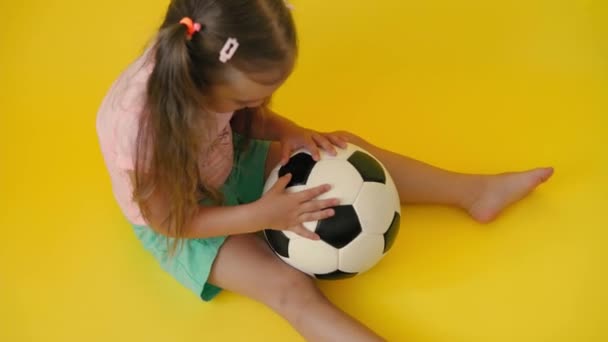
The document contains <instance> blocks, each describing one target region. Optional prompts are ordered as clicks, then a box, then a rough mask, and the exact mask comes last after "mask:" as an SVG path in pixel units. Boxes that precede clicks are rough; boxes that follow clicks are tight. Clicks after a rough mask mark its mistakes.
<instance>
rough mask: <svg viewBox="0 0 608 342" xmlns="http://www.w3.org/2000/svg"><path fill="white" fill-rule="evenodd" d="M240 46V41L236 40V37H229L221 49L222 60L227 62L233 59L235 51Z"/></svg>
mask: <svg viewBox="0 0 608 342" xmlns="http://www.w3.org/2000/svg"><path fill="white" fill-rule="evenodd" d="M238 48H239V41H238V40H236V38H228V40H226V43H225V44H224V47H223V48H222V51H220V62H222V63H226V62H228V61H229V60H230V59H232V56H234V53H235V52H236V50H237V49H238Z"/></svg>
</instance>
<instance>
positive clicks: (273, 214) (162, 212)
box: [129, 171, 338, 239]
mask: <svg viewBox="0 0 608 342" xmlns="http://www.w3.org/2000/svg"><path fill="white" fill-rule="evenodd" d="M129 176H130V177H131V181H132V182H133V181H134V174H133V172H132V171H131V172H129ZM290 179H291V176H290V175H285V176H283V177H281V178H279V180H278V181H277V182H276V184H275V185H274V186H273V187H272V188H271V189H269V190H268V192H267V193H266V194H265V195H264V196H262V198H260V199H259V200H257V201H255V202H252V203H249V204H242V205H237V206H229V207H223V206H215V207H212V206H199V207H198V211H197V213H196V215H195V216H194V217H193V218H192V219H191V220H190V221H188V222H186V224H185V226H184V227H183V233H182V237H184V238H192V239H195V238H209V237H214V236H225V235H237V234H246V233H254V232H258V231H260V230H263V229H268V228H272V229H281V230H283V229H289V230H291V231H293V232H295V233H296V234H299V235H301V236H304V237H306V238H310V239H318V236H317V234H315V233H313V232H311V231H309V230H307V229H306V228H304V226H302V223H303V222H305V221H316V220H322V219H325V218H328V217H330V216H332V215H333V211H332V210H331V209H326V208H329V207H332V206H336V205H338V200H337V199H335V198H334V199H328V200H313V199H314V198H316V197H317V196H319V195H321V194H323V193H325V192H327V191H329V190H330V187H329V186H327V185H321V186H318V187H314V188H311V189H307V190H303V191H301V192H298V193H287V192H285V187H286V186H287V184H288V183H289V181H290ZM148 205H149V206H150V211H151V213H152V214H151V216H152V217H150V218H149V220H150V221H149V222H148V225H149V226H150V228H152V230H154V231H155V232H157V233H159V234H162V235H164V236H168V237H175V234H174V233H173V232H169V229H168V227H167V226H166V225H165V219H166V218H167V216H168V208H169V203H168V200H167V197H166V196H163V194H161V193H160V191H158V190H155V191H154V192H153V193H152V195H151V196H150V198H149V199H148Z"/></svg>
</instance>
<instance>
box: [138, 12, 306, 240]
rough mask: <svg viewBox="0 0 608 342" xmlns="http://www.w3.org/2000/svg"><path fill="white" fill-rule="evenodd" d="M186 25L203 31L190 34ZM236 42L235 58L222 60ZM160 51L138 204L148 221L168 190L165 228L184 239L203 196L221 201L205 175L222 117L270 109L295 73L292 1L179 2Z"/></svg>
mask: <svg viewBox="0 0 608 342" xmlns="http://www.w3.org/2000/svg"><path fill="white" fill-rule="evenodd" d="M184 18H189V19H191V20H192V22H193V23H196V24H200V31H198V32H194V33H192V32H191V31H190V32H189V28H188V26H187V25H185V24H183V23H180V21H182V19H184ZM189 33H192V34H189ZM229 39H230V41H229ZM234 41H236V42H238V47H237V48H236V50H235V49H234V44H232V45H229V46H228V47H232V49H230V50H231V51H230V52H232V53H231V54H229V55H230V58H226V56H223V58H221V57H222V55H223V54H222V50H223V49H225V48H226V44H227V43H228V44H230V43H231V42H234ZM152 51H153V52H154V54H153V56H154V69H153V71H152V73H151V75H150V78H149V80H148V85H147V94H146V95H147V97H146V106H145V107H146V108H145V112H144V113H145V115H142V119H141V122H140V129H139V136H138V141H137V156H138V157H137V161H136V169H135V187H134V198H135V200H136V201H137V202H138V203H139V205H140V208H141V209H142V214H143V215H144V218H146V219H147V218H149V217H150V211H149V207H148V206H147V205H146V200H147V199H148V197H149V196H150V193H151V191H152V190H153V189H154V188H155V187H156V188H158V189H160V190H162V191H163V193H164V194H165V195H166V196H168V200H169V203H170V208H169V216H168V217H167V221H166V222H165V226H168V227H169V228H170V230H171V232H170V233H171V234H172V235H177V236H178V237H179V236H181V235H182V234H181V227H182V226H183V224H184V222H186V221H187V220H188V219H190V218H191V217H192V215H194V214H195V213H196V209H197V206H198V201H199V200H200V198H201V195H206V196H209V197H211V198H213V199H215V200H218V201H219V200H220V199H221V195H219V193H218V192H217V191H216V189H213V188H212V187H211V186H209V185H208V184H204V182H201V181H200V179H199V169H198V160H199V157H200V155H201V153H205V151H206V149H208V148H209V147H210V146H211V144H212V140H213V139H214V138H215V135H216V134H217V133H218V132H217V124H216V122H215V115H216V113H226V112H233V111H236V112H237V114H235V115H251V114H252V113H253V112H255V111H261V110H264V107H265V105H266V104H267V103H268V100H269V98H270V96H271V95H272V93H273V92H274V91H275V90H276V89H277V88H278V87H279V86H280V85H281V84H282V83H283V82H284V81H285V79H286V78H287V77H288V76H289V74H290V73H291V71H292V69H293V66H294V62H295V59H296V55H297V38H296V31H295V27H294V22H293V19H292V16H291V12H290V10H289V9H288V8H287V5H286V4H285V2H284V0H172V1H171V3H170V5H169V8H168V11H167V14H166V17H165V20H164V22H163V24H162V25H161V27H160V30H159V32H158V35H157V37H156V40H155V45H154V47H153V48H152ZM224 52H225V51H224ZM224 55H225V53H224ZM144 166H145V168H144ZM148 221H149V220H148Z"/></svg>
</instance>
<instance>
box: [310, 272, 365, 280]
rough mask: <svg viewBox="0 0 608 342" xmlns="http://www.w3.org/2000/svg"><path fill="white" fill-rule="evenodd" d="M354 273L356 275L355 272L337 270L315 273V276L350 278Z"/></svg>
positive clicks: (329, 278) (334, 278)
mask: <svg viewBox="0 0 608 342" xmlns="http://www.w3.org/2000/svg"><path fill="white" fill-rule="evenodd" d="M356 275H357V273H347V272H342V271H340V270H338V271H335V272H331V273H327V274H315V277H317V279H322V280H338V279H346V278H352V277H354V276H356Z"/></svg>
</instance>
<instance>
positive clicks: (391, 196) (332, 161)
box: [264, 144, 401, 280]
mask: <svg viewBox="0 0 608 342" xmlns="http://www.w3.org/2000/svg"><path fill="white" fill-rule="evenodd" d="M337 152H338V154H337V155H336V156H332V155H330V154H329V153H326V152H321V159H320V160H319V161H318V162H315V161H314V160H313V159H312V156H311V155H310V153H309V152H308V151H305V150H300V151H297V152H295V153H294V154H293V155H292V156H291V158H290V159H289V162H288V163H287V164H286V165H285V166H283V167H281V166H280V165H279V166H277V167H275V168H274V170H272V172H271V173H270V175H269V177H268V179H267V181H266V184H265V187H264V193H266V192H267V191H268V190H270V188H271V187H272V186H273V185H274V184H275V183H276V181H277V180H278V178H279V177H281V176H283V175H285V174H287V173H291V175H292V178H291V181H290V182H289V184H288V185H287V188H286V191H288V192H297V191H302V190H306V189H309V188H313V187H315V186H318V185H322V184H330V185H331V186H332V189H331V190H330V191H328V192H326V193H324V194H322V195H321V196H319V197H317V199H327V198H338V199H339V200H340V205H339V206H337V207H334V208H333V209H334V210H335V215H334V216H332V217H330V218H327V219H324V220H320V221H314V222H305V223H304V224H303V225H304V226H305V227H306V229H309V230H310V231H313V232H315V233H317V234H318V235H319V236H320V237H321V240H317V241H314V240H310V239H307V238H304V237H301V236H300V235H297V234H295V233H293V232H291V231H278V230H270V229H267V230H264V236H265V237H266V241H267V242H268V244H269V245H270V247H271V248H272V250H273V251H274V252H275V254H276V255H277V256H278V257H279V258H281V259H282V260H283V261H285V262H286V263H288V264H289V265H291V266H293V267H295V268H297V269H299V270H300V271H302V272H305V273H308V274H309V275H311V276H314V277H316V278H318V279H328V280H334V279H343V278H350V277H353V276H355V275H357V274H360V273H362V272H365V271H367V270H369V269H370V268H372V267H373V266H374V265H376V264H377V263H378V262H379V261H380V259H382V257H384V255H385V254H386V253H387V252H388V251H389V249H391V247H392V245H393V242H394V241H395V238H396V236H397V233H398V232H399V224H400V218H401V206H400V201H399V195H398V193H397V188H396V187H395V183H394V182H393V180H392V178H391V176H390V175H389V174H388V172H387V171H386V169H385V167H384V166H383V165H382V164H381V163H380V162H379V161H378V160H377V159H376V158H375V157H374V156H372V155H371V154H370V153H368V152H367V151H365V150H363V149H362V148H360V147H358V146H355V145H353V144H348V147H347V148H346V149H337Z"/></svg>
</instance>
